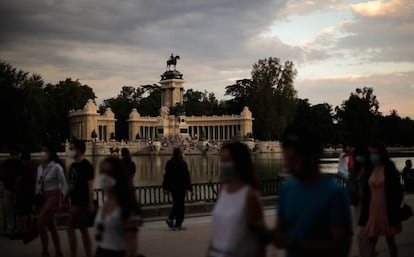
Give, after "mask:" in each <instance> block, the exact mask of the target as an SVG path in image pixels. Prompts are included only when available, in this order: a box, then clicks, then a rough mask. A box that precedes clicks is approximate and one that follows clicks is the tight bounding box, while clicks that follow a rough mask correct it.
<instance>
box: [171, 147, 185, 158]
mask: <svg viewBox="0 0 414 257" xmlns="http://www.w3.org/2000/svg"><path fill="white" fill-rule="evenodd" d="M182 157H183V150H182V149H181V148H180V147H176V148H174V150H173V158H182Z"/></svg>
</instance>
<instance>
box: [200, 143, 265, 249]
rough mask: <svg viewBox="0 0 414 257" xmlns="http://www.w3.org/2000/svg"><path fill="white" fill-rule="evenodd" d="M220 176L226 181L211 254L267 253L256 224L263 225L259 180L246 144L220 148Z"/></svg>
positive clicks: (215, 217)
mask: <svg viewBox="0 0 414 257" xmlns="http://www.w3.org/2000/svg"><path fill="white" fill-rule="evenodd" d="M219 169H220V176H221V180H222V181H223V183H224V184H223V187H222V188H221V191H220V194H219V198H218V200H217V203H216V205H215V207H214V210H213V213H212V219H213V224H212V234H211V241H210V247H209V249H208V253H207V256H209V257H233V256H234V257H254V256H256V257H261V256H265V247H264V243H263V242H262V240H261V237H260V234H259V233H258V229H257V228H264V227H265V226H264V218H263V211H262V205H261V201H260V197H259V192H258V180H257V177H256V173H255V171H254V168H253V162H252V158H251V156H250V151H249V149H248V147H247V146H246V145H245V144H242V143H230V144H227V145H224V146H223V147H222V148H221V154H220V164H219Z"/></svg>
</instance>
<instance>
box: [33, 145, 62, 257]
mask: <svg viewBox="0 0 414 257" xmlns="http://www.w3.org/2000/svg"><path fill="white" fill-rule="evenodd" d="M40 159H41V164H40V165H39V167H38V169H37V183H36V201H37V205H38V209H39V211H38V212H39V215H38V228H39V234H40V240H41V242H42V256H43V257H49V256H50V255H49V239H48V235H47V230H49V231H50V233H51V236H52V241H53V244H54V246H55V251H56V256H57V257H60V256H63V254H62V248H61V245H60V238H59V234H58V232H57V230H56V221H55V214H56V213H57V212H59V211H61V209H62V194H66V192H67V183H66V177H65V174H64V171H63V167H62V166H61V165H60V161H59V159H58V157H57V154H56V151H55V150H54V149H53V148H52V147H50V146H44V147H43V148H42V152H41V156H40Z"/></svg>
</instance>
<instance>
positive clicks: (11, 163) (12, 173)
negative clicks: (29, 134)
mask: <svg viewBox="0 0 414 257" xmlns="http://www.w3.org/2000/svg"><path fill="white" fill-rule="evenodd" d="M9 152H10V158H8V159H7V160H5V161H4V162H3V163H2V165H1V169H0V179H1V180H2V181H3V185H4V209H5V215H6V233H7V234H8V235H9V236H11V237H12V236H14V234H15V233H16V232H17V230H18V228H17V223H16V181H17V177H18V176H19V175H20V174H21V160H20V159H19V152H18V151H17V149H16V148H14V147H11V148H10V150H9Z"/></svg>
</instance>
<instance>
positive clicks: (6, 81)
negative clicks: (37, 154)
mask: <svg viewBox="0 0 414 257" xmlns="http://www.w3.org/2000/svg"><path fill="white" fill-rule="evenodd" d="M89 98H92V99H94V98H95V94H94V93H93V91H92V89H91V88H90V87H88V86H86V85H82V84H81V83H80V82H79V81H77V80H76V81H73V80H71V79H66V80H65V81H60V82H59V83H58V84H56V85H52V84H48V85H45V83H44V81H43V79H42V77H41V76H40V75H38V74H29V73H27V72H24V71H22V70H17V69H16V68H14V67H12V66H11V65H10V64H8V63H5V62H0V112H1V116H2V118H3V119H4V120H6V121H7V124H8V125H7V126H3V131H4V132H3V133H0V148H1V150H3V151H4V150H5V148H6V147H7V146H8V145H12V144H17V145H28V146H31V147H37V148H38V147H39V146H40V145H41V144H42V143H44V142H46V141H47V142H48V143H54V144H58V143H61V142H63V141H64V139H67V138H68V137H69V128H68V122H67V115H68V113H69V110H71V109H78V108H81V107H82V106H83V105H84V104H85V103H86V101H87V99H89Z"/></svg>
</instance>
